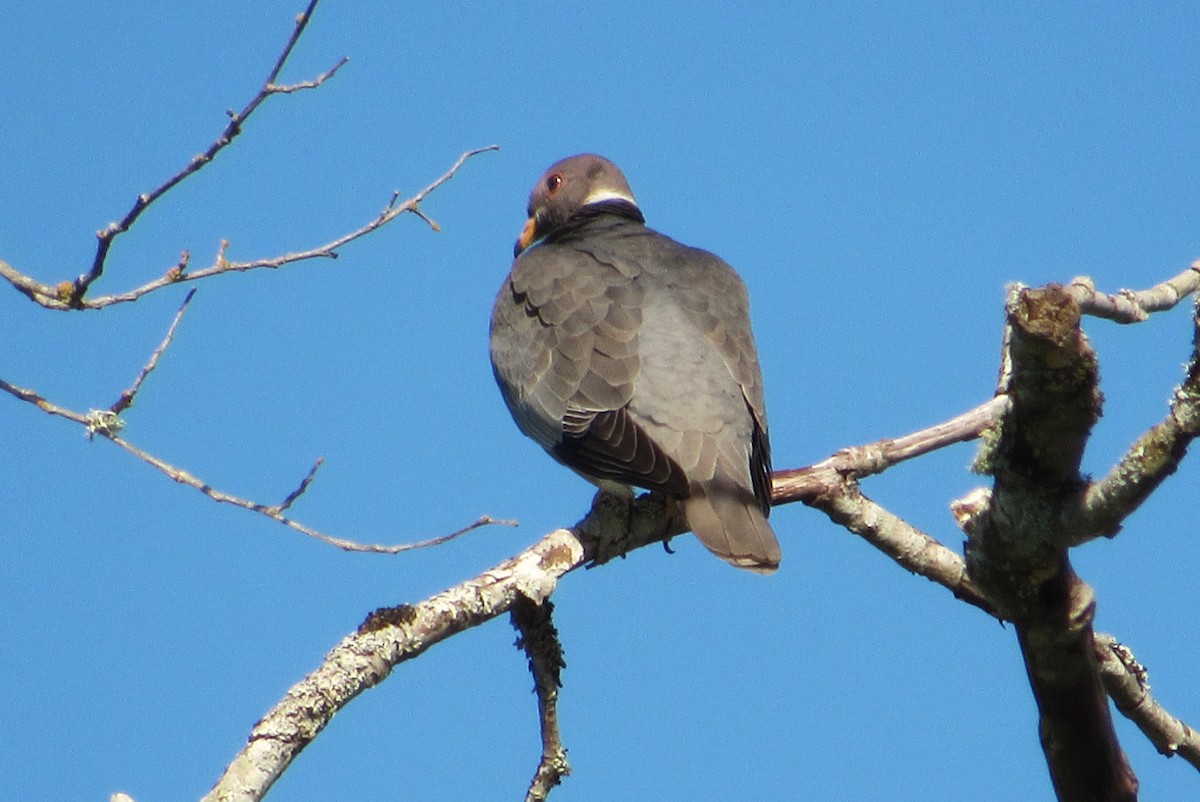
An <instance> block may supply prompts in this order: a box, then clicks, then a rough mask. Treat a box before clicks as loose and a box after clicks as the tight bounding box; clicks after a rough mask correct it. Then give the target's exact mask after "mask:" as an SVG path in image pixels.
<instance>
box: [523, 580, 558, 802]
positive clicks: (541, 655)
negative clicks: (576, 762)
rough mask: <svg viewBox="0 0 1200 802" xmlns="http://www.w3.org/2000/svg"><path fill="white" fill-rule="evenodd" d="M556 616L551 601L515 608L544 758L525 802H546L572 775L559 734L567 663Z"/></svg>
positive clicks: (528, 602) (525, 603)
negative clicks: (564, 672)
mask: <svg viewBox="0 0 1200 802" xmlns="http://www.w3.org/2000/svg"><path fill="white" fill-rule="evenodd" d="M553 613H554V604H553V603H552V602H551V601H550V600H549V599H546V600H544V601H542V602H541V603H540V604H539V603H538V602H536V601H533V600H532V599H530V598H528V597H527V596H524V595H521V596H518V597H517V599H516V600H515V601H514V602H513V606H512V616H511V617H512V624H513V626H514V627H515V628H516V630H517V632H518V633H519V634H520V637H518V638H517V648H519V649H524V650H525V654H526V656H528V657H529V670H530V672H531V673H532V674H533V689H534V691H535V692H536V693H537V701H538V722H539V724H540V730H541V735H542V757H541V759H540V760H539V761H538V767H537V771H536V772H534V775H533V781H532V782H531V783H530V784H529V791H528V792H527V793H526V794H525V802H545V800H546V798H547V797H548V796H549V795H550V791H551V790H552V789H553V788H554V787H555V786H556V785H558V784H559V783H561V782H562V778H563V777H565V776H566V775H568V774H570V773H571V766H570V765H569V764H568V763H567V750H566V749H565V748H563V744H562V736H561V735H560V734H559V731H558V689H559V688H561V687H562V670H563V669H564V668H566V667H567V663H566V661H565V660H563V650H562V643H561V642H560V641H559V639H558V630H557V629H555V628H554V620H553V617H552V616H553Z"/></svg>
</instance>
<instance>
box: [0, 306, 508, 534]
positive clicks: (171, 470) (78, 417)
mask: <svg viewBox="0 0 1200 802" xmlns="http://www.w3.org/2000/svg"><path fill="white" fill-rule="evenodd" d="M194 294H195V290H192V291H191V292H189V293H188V295H187V297H186V298H185V299H184V302H183V304H182V305H181V306H180V307H179V311H178V312H176V313H175V317H174V319H173V320H172V321H171V325H170V327H169V328H168V330H167V334H166V336H165V337H164V338H163V341H162V343H160V344H159V346H158V347H157V348H155V349H154V352H153V353H152V354H151V355H150V359H149V360H148V361H147V362H146V364H145V366H143V367H142V370H141V372H140V373H139V374H138V377H137V378H136V379H135V380H134V382H133V385H132V386H131V387H130V388H129V389H128V390H125V391H124V392H123V393H121V396H120V398H118V399H117V402H116V403H114V404H113V405H112V407H111V408H109V409H103V410H101V409H93V410H91V411H89V412H87V413H86V414H84V413H80V412H76V411H74V410H71V409H67V408H66V407H61V406H59V405H57V404H54V403H52V402H50V401H48V400H46V399H45V398H44V397H42V396H41V395H40V394H39V393H37V392H35V391H34V390H30V389H28V388H25V387H18V386H17V385H14V384H10V383H9V382H7V381H4V380H3V379H0V390H3V391H4V392H6V393H8V394H9V395H11V396H13V397H14V398H18V399H20V400H22V401H24V402H26V403H28V404H32V405H34V406H36V407H37V408H38V409H40V410H42V411H43V412H45V413H47V414H49V415H54V416H56V417H60V418H66V419H67V420H69V421H73V422H74V423H77V424H79V425H80V426H83V427H84V429H85V430H86V432H87V435H88V437H89V438H93V437H95V436H96V435H99V436H101V437H103V438H104V439H106V440H109V441H110V442H112V443H115V444H116V445H117V446H119V447H120V448H122V449H124V450H125V451H127V452H128V453H130V454H132V455H133V456H135V457H137V458H138V459H140V460H142V461H143V462H145V463H146V464H147V465H150V466H151V467H153V468H155V469H156V470H158V471H160V472H161V473H163V474H165V475H166V476H167V477H169V478H170V479H171V480H173V481H175V482H178V483H179V484H182V485H186V486H188V487H190V488H192V489H193V490H197V491H199V492H200V493H203V494H204V495H205V496H207V497H208V498H210V499H212V500H213V501H216V502H218V503H220V504H230V505H232V506H235V507H240V508H241V509H244V510H249V511H250V512H255V513H258V514H260V515H264V516H266V517H267V518H270V519H271V520H273V521H275V522H277V523H280V524H283V525H284V526H286V527H288V528H289V529H292V530H295V531H297V532H300V533H301V534H303V535H307V536H308V537H311V538H315V539H317V540H320V541H321V542H323V543H327V544H329V545H330V546H334V547H336V548H339V549H342V550H344V551H359V552H370V553H374V554H401V553H403V552H406V551H413V550H414V549H424V548H429V547H431V546H439V545H441V544H443V543H446V542H448V541H451V540H454V539H455V538H457V537H460V536H462V535H465V534H467V533H468V532H473V531H475V530H476V529H479V528H482V527H484V526H489V525H492V524H500V525H503V526H516V522H515V521H506V520H498V519H495V518H492V517H491V516H489V515H484V516H481V517H480V518H479V519H477V520H476V521H475V522H474V523H471V524H468V525H467V526H465V527H463V528H462V529H459V530H458V531H456V532H451V533H450V534H447V535H440V536H438V537H433V538H429V539H427V540H421V541H417V542H415V543H399V544H390V545H384V544H378V543H359V542H357V541H354V540H348V539H346V538H341V537H335V536H334V535H330V534H326V533H324V532H321V531H319V530H317V529H313V528H312V527H310V526H307V525H305V524H303V523H300V522H299V521H297V520H295V519H292V518H289V517H287V516H286V515H284V513H285V512H286V511H287V509H288V508H289V507H291V506H292V504H293V503H294V502H295V501H296V500H297V499H298V498H300V496H302V495H303V494H304V493H305V492H306V491H307V490H308V488H309V486H310V485H311V484H312V481H313V479H314V478H315V476H316V473H317V470H318V469H319V468H320V467H321V464H322V462H323V460H322V459H321V458H318V459H317V460H316V461H315V462H314V463H313V466H312V468H310V469H309V471H308V473H307V474H306V475H305V477H304V479H303V480H301V482H300V484H299V486H298V487H297V488H296V489H295V490H293V491H292V492H291V493H289V494H288V495H287V496H286V497H285V498H284V499H283V501H281V502H280V503H278V504H263V503H261V502H257V501H251V500H249V499H245V498H241V497H240V496H235V495H233V494H231V493H226V492H224V491H222V490H218V489H216V488H215V487H213V486H212V485H211V484H210V483H208V482H206V481H203V480H201V479H199V478H198V477H196V476H195V475H194V474H192V473H190V472H189V471H186V470H184V469H183V468H178V467H176V466H174V465H172V464H170V463H169V462H167V461H166V460H163V459H160V458H159V457H156V456H154V455H153V454H150V453H148V452H146V451H143V450H142V449H140V448H138V447H137V446H135V445H133V444H132V443H130V442H129V441H128V440H126V439H124V438H123V437H121V436H120V432H121V430H122V429H124V428H125V421H124V420H123V419H122V418H121V417H120V412H122V411H124V410H125V409H128V408H129V406H131V405H132V404H133V401H134V398H135V397H136V395H137V393H138V390H139V389H140V388H141V386H142V383H143V381H145V379H146V377H147V376H149V375H150V373H151V372H152V371H153V370H154V368H155V366H157V365H158V360H159V358H160V357H161V356H162V354H163V352H164V351H165V350H166V348H167V346H169V345H170V344H171V340H172V338H173V337H174V335H175V330H176V328H177V327H178V326H179V322H180V320H181V319H182V317H183V313H184V312H185V311H186V310H187V307H188V304H190V303H191V300H192V297H193V296H194Z"/></svg>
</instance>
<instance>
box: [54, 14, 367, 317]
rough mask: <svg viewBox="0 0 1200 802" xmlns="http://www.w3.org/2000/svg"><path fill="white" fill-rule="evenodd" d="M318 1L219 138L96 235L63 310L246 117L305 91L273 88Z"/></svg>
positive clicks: (231, 115)
mask: <svg viewBox="0 0 1200 802" xmlns="http://www.w3.org/2000/svg"><path fill="white" fill-rule="evenodd" d="M318 2H319V0H311V2H309V4H308V8H306V9H305V10H304V11H303V12H302V13H300V14H298V15H297V16H296V25H295V27H294V28H293V29H292V35H291V36H290V37H288V41H287V44H285V45H284V47H283V52H281V53H280V54H279V58H278V59H276V61H275V66H274V67H272V69H271V72H270V74H269V75H268V76H267V80H266V81H264V82H263V85H262V88H261V89H259V90H258V93H257V94H256V95H255V96H254V97H253V98H252V99H251V100H250V102H249V103H247V104H246V106H245V108H243V109H242V110H241V111H240V112H233V111H229V112H228V114H229V124H228V125H226V126H225V130H224V131H222V132H221V135H220V136H218V137H217V139H216V140H215V141H214V142H213V143H212V144H211V145H209V146H208V148H207V149H206V150H205V151H204V152H203V153H200V154H198V155H197V156H194V157H193V158H192V160H191V161H190V162H188V164H187V166H186V167H184V168H183V169H182V170H180V171H179V172H178V173H176V174H175V175H173V176H171V177H170V178H168V179H167V180H166V181H165V182H163V183H162V184H161V185H159V186H158V187H157V188H155V189H153V190H151V191H150V192H146V193H143V194H141V195H138V197H137V200H136V201H134V204H133V206H132V207H131V208H130V209H129V211H128V212H126V214H125V216H124V217H123V218H121V220H119V221H117V222H114V223H109V224H108V226H106V227H105V228H103V229H101V230H100V231H98V232H97V233H96V238H97V240H98V242H97V244H96V255H95V257H94V258H93V259H92V266H91V268H90V269H89V270H88V271H87V272H86V273H84V274H83V275H81V276H80V277H79V278H77V279H75V281H74V283H73V286H72V287H71V288H70V290H69V291H68V292H67V293H66V294H65V295H66V297H65V299H64V301H65V305H66V307H67V308H71V309H78V308H81V307H85V305H84V304H83V303H82V301H83V296H84V294H85V293H86V292H87V290H88V288H89V287H90V286H91V285H92V283H93V282H94V281H96V279H98V278H100V276H101V274H102V273H103V272H104V264H105V261H106V260H107V259H108V251H109V249H110V248H111V247H112V243H113V242H114V241H115V240H116V238H117V237H118V236H120V235H121V234H123V233H125V232H126V231H128V230H129V229H130V228H131V227H132V226H133V224H134V223H135V222H136V221H137V219H138V218H139V217H141V215H142V213H143V212H144V211H146V209H148V208H149V207H150V205H151V204H153V203H154V202H155V201H156V200H158V199H159V198H161V197H162V196H163V195H165V194H167V192H169V191H170V190H171V189H173V188H174V187H176V186H178V185H179V184H180V183H181V182H183V181H184V180H185V179H186V178H188V177H189V176H191V175H192V174H194V173H197V172H199V171H200V170H201V169H202V168H203V167H204V166H205V165H207V164H208V163H209V162H211V161H212V160H213V159H214V158H216V155H217V154H218V153H220V152H221V151H222V150H223V149H224V148H226V147H227V146H228V145H229V144H230V143H231V142H233V140H234V139H235V138H236V137H237V135H238V134H240V133H241V132H242V128H243V126H244V125H245V124H246V121H247V120H248V119H249V118H250V115H251V114H253V113H254V112H255V110H256V109H258V107H259V106H261V105H262V103H263V102H264V101H265V100H266V99H267V98H268V97H270V96H271V95H275V94H287V93H289V92H290V91H295V90H296V89H299V88H309V87H307V86H300V85H297V86H296V87H295V88H286V87H277V86H276V85H275V81H276V79H277V78H278V77H279V73H280V71H282V70H283V66H284V64H286V63H287V60H288V59H289V58H290V57H291V55H292V51H293V50H294V49H295V47H296V43H297V42H299V41H300V36H301V35H302V34H303V33H304V29H305V28H307V27H308V22H309V20H310V19H312V14H313V11H314V10H315V9H316V7H317V3H318ZM345 63H346V58H342V59H341V61H339V62H338V63H337V64H335V65H334V66H333V67H332V68H331V69H330V70H328V71H327V72H325V73H322V74H321V75H320V76H318V77H317V78H316V79H314V80H313V81H311V82H309V83H311V85H312V86H314V87H315V86H320V85H321V84H322V83H324V82H325V81H326V80H327V79H328V78H330V77H332V76H333V75H334V74H335V73H336V72H337V71H338V69H340V68H341V66H342V65H343V64H345Z"/></svg>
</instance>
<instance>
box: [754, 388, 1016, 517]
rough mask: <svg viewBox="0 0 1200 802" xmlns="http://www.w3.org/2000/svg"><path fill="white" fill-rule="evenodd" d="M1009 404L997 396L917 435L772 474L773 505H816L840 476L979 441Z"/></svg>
mask: <svg viewBox="0 0 1200 802" xmlns="http://www.w3.org/2000/svg"><path fill="white" fill-rule="evenodd" d="M1010 404H1011V402H1010V401H1009V398H1008V396H1006V395H997V396H995V397H993V398H991V399H989V400H988V401H985V402H984V403H982V404H980V405H979V406H977V407H975V408H974V409H971V410H968V411H967V412H964V413H963V414H961V415H958V416H956V417H953V418H951V419H950V420H948V421H944V422H942V423H937V424H934V425H933V426H930V427H928V428H926V429H921V430H920V431H916V432H913V433H912V434H907V435H904V436H903V437H896V438H891V437H885V438H883V439H882V440H876V441H875V442H873V443H867V444H866V445H861V446H851V447H849V448H843V449H841V450H840V451H838V452H837V453H836V454H833V455H832V456H830V457H829V458H827V459H824V460H822V461H821V462H818V463H816V464H815V465H810V466H808V467H806V468H793V469H789V470H779V471H775V472H774V473H773V474H771V484H772V493H771V503H772V504H787V503H789V502H793V501H803V502H805V503H806V504H807V503H811V499H812V498H813V497H814V496H815V495H816V494H817V493H820V492H821V491H822V490H823V489H825V488H827V487H829V486H831V484H833V483H836V482H838V481H840V477H849V478H854V479H861V478H864V477H867V476H872V475H874V474H877V473H880V472H882V471H884V470H886V469H887V468H890V467H892V466H893V465H897V464H899V463H901V462H904V461H905V460H909V459H912V458H914V457H919V456H922V455H924V454H928V453H930V452H932V451H936V450H938V449H940V448H945V447H946V446H949V445H954V444H955V443H963V442H967V441H969V440H974V439H976V438H977V437H979V436H980V435H982V434H983V433H984V432H986V431H988V430H989V429H991V428H992V427H993V426H995V425H996V423H997V422H998V421H999V420H1000V419H1001V418H1002V417H1003V416H1004V414H1005V412H1006V411H1007V410H1008V408H1009V405H1010Z"/></svg>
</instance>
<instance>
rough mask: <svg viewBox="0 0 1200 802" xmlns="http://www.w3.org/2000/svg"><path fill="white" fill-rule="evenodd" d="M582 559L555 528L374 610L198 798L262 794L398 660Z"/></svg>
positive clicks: (243, 798) (241, 800) (535, 596)
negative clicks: (442, 585) (449, 583)
mask: <svg viewBox="0 0 1200 802" xmlns="http://www.w3.org/2000/svg"><path fill="white" fill-rule="evenodd" d="M583 562H584V555H583V547H582V545H581V543H580V541H579V539H578V538H577V537H576V536H575V535H574V534H572V533H571V532H569V531H567V530H565V529H559V530H556V531H554V532H551V533H550V534H549V535H547V536H546V537H544V538H542V540H541V541H539V542H538V543H537V544H535V545H534V546H532V547H530V548H528V549H526V550H525V551H523V552H521V553H520V554H519V555H517V556H516V557H513V558H512V559H510V560H506V561H505V562H503V563H501V564H500V565H498V566H496V567H495V568H493V569H492V570H490V571H486V572H484V573H482V574H480V575H479V576H477V577H475V578H473V579H470V580H467V581H466V582H463V583H461V584H459V585H455V586H454V587H452V588H450V589H448V590H445V591H443V592H441V593H439V594H437V595H435V596H432V597H430V598H428V599H426V600H425V601H423V602H421V603H419V604H416V605H411V606H410V605H400V606H399V607H391V608H383V609H380V610H376V611H375V612H374V613H372V614H371V615H370V616H368V617H367V619H366V620H365V621H364V622H363V623H362V625H361V626H360V627H359V628H358V631H356V632H354V633H352V634H351V635H348V636H347V637H346V638H345V639H343V640H342V642H341V643H340V644H338V645H337V646H336V647H334V649H333V651H331V652H330V653H329V654H328V655H326V657H325V660H324V661H323V662H322V663H321V665H320V666H319V667H318V668H317V669H316V670H315V671H313V672H312V673H311V674H309V675H308V676H307V677H305V678H304V679H303V680H301V681H300V682H299V683H297V684H296V685H294V686H293V687H292V688H291V690H289V691H288V692H287V695H286V696H284V698H283V699H282V700H281V701H280V702H279V703H278V704H277V705H275V707H274V708H272V709H271V710H270V711H269V712H268V713H267V714H266V715H265V716H263V718H262V720H261V721H259V722H258V724H256V725H255V726H254V729H253V730H251V732H250V739H249V741H248V742H247V744H246V746H245V747H244V748H243V749H242V751H241V752H239V753H238V755H237V757H236V758H234V760H233V762H231V763H230V764H229V766H228V767H227V768H226V770H225V773H224V774H223V775H222V776H221V779H220V780H218V781H217V784H216V786H214V787H213V789H212V790H211V791H210V792H209V793H208V794H207V795H206V796H205V797H204V802H235V801H236V802H249V801H250V800H259V799H262V797H263V795H264V794H266V792H267V790H268V789H269V788H270V787H271V785H272V784H273V783H274V782H275V780H277V779H278V778H279V776H280V775H281V774H282V773H283V772H284V770H285V769H287V767H288V765H290V764H291V762H292V760H293V759H295V757H296V755H298V754H299V753H300V751H301V750H302V749H304V747H305V746H307V745H308V744H309V743H310V742H311V741H312V739H313V738H315V737H316V736H317V735H318V734H319V733H320V732H321V730H322V729H324V727H325V725H326V724H328V723H329V721H330V720H331V719H332V718H333V715H334V714H335V713H336V712H337V711H338V710H340V709H341V708H343V707H344V706H345V705H346V704H348V703H349V702H350V700H352V699H353V698H354V697H356V696H357V695H358V694H360V693H362V692H363V691H364V690H366V689H367V688H371V687H373V686H375V685H377V684H378V683H379V682H381V681H383V680H384V679H385V678H386V677H387V676H388V674H389V673H391V670H392V669H393V668H395V667H396V666H397V665H398V664H400V663H402V662H404V661H406V660H410V659H412V658H414V657H417V656H418V655H420V654H421V653H423V652H424V651H425V650H426V649H428V648H429V647H430V646H433V645H434V644H436V643H440V642H441V641H443V640H445V639H446V638H448V637H450V636H451V635H455V634H457V633H459V632H463V631H465V630H467V629H470V628H472V627H475V626H478V625H479V624H482V623H483V622H485V621H488V620H491V619H492V618H495V617H496V616H498V615H502V614H503V613H505V612H508V611H509V610H511V609H512V607H513V605H514V604H515V603H516V602H517V600H518V599H529V600H533V601H534V602H535V603H541V602H542V601H544V600H545V599H547V598H549V597H550V594H551V593H553V592H554V589H555V587H556V586H557V582H558V580H559V578H561V577H562V576H563V575H564V574H566V573H567V572H568V571H570V570H571V569H573V568H575V567H576V566H578V565H581V564H582V563H583Z"/></svg>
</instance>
